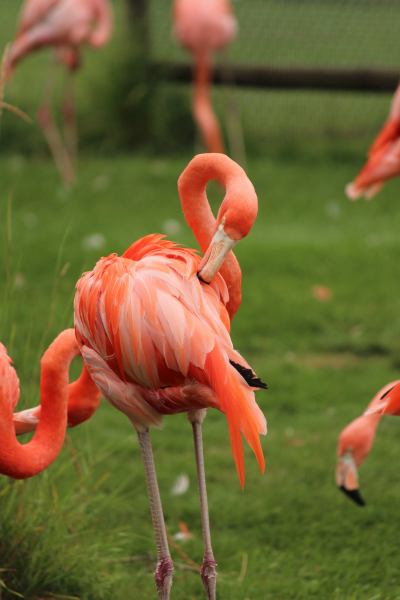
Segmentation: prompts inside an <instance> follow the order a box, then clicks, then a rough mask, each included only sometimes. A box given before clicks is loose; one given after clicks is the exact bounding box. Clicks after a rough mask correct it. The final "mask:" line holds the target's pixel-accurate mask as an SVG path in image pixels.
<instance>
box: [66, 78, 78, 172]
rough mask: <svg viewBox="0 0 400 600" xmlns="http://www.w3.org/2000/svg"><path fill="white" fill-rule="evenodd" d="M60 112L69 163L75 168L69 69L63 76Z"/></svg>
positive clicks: (76, 143)
mask: <svg viewBox="0 0 400 600" xmlns="http://www.w3.org/2000/svg"><path fill="white" fill-rule="evenodd" d="M62 112H63V120H64V141H65V146H66V148H67V152H68V155H69V158H70V161H71V164H72V165H73V167H74V169H76V166H77V163H78V137H77V133H76V115H75V98H74V74H73V72H71V71H67V75H66V78H65V84H64V98H63V104H62Z"/></svg>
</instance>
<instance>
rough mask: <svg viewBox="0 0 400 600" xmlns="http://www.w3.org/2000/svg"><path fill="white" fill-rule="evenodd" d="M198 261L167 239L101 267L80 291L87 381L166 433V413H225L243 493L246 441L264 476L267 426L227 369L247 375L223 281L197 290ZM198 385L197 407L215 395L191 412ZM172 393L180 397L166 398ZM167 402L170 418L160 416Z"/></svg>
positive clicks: (136, 419) (138, 421) (152, 239)
mask: <svg viewBox="0 0 400 600" xmlns="http://www.w3.org/2000/svg"><path fill="white" fill-rule="evenodd" d="M146 246H147V247H148V254H146ZM128 257H129V258H128ZM131 257H132V258H131ZM137 257H140V258H139V260H135V258H137ZM199 261H200V259H199V257H198V256H197V255H196V254H194V253H193V252H192V251H191V250H187V249H183V248H180V247H178V246H176V245H174V244H171V243H170V242H166V241H165V240H162V238H161V237H160V236H147V238H145V240H139V241H138V242H137V243H136V244H134V245H133V246H131V247H130V248H129V249H128V250H127V252H125V254H124V255H123V257H121V258H118V257H117V256H116V255H111V256H109V257H107V258H103V259H101V260H100V261H99V262H98V263H97V265H96V267H95V269H94V270H93V271H92V272H89V273H85V274H84V275H83V277H82V278H81V279H80V281H79V282H78V284H77V293H76V297H75V326H76V333H77V339H78V342H79V344H80V347H81V351H82V355H83V358H84V360H85V363H86V365H87V367H88V369H89V372H90V375H91V376H92V378H93V379H94V381H95V382H96V384H97V385H98V386H99V388H100V389H101V391H102V392H103V394H104V395H105V397H106V398H107V399H108V400H109V401H110V402H111V403H112V404H114V405H115V406H116V407H117V408H119V410H122V412H125V413H126V414H127V415H128V416H129V418H130V419H131V420H132V422H133V423H134V425H135V427H137V426H140V427H145V426H146V424H147V427H148V426H160V424H161V415H160V413H161V414H163V412H164V413H165V414H168V413H169V412H182V411H183V410H185V411H187V410H189V409H190V408H202V407H204V408H205V407H207V406H214V407H217V408H219V409H220V410H221V411H222V412H224V413H225V414H226V416H227V420H228V426H229V431H230V436H231V442H232V452H233V455H234V458H235V462H236V465H237V468H238V473H239V477H240V481H241V484H242V485H243V483H244V460H243V448H242V439H241V432H242V431H243V433H244V435H245V438H246V440H247V441H248V443H249V444H250V446H251V447H252V449H253V450H254V452H255V454H256V457H257V460H258V462H259V464H260V468H261V470H263V469H264V459H263V455H262V450H261V445H260V440H259V435H258V434H259V433H266V422H265V418H264V416H263V414H262V412H261V410H260V409H259V408H258V406H257V404H256V403H255V399H254V392H253V390H252V389H251V388H250V386H249V385H248V384H247V382H246V381H245V380H244V379H243V377H242V376H241V375H240V373H239V372H238V371H237V370H236V369H235V368H234V367H233V366H232V365H231V364H230V363H229V360H230V359H231V360H233V361H234V362H236V363H239V364H241V365H243V366H244V367H248V365H247V363H246V362H245V361H244V360H243V359H242V357H241V356H240V355H239V354H238V353H237V352H235V351H234V349H233V347H232V342H231V339H230V337H229V333H228V330H227V327H226V325H225V322H224V321H226V320H227V316H226V311H225V308H224V302H226V301H227V299H228V296H227V291H226V286H225V284H224V281H223V280H222V278H221V277H220V276H217V277H216V278H215V280H214V281H213V282H212V284H210V285H206V284H204V283H202V282H200V281H199V279H198V278H197V276H196V272H197V265H198V264H199ZM221 314H222V315H223V318H222V319H221ZM196 384H197V385H198V386H199V387H198V389H199V394H198V395H199V397H202V393H201V386H204V387H205V388H207V389H209V390H210V391H209V393H206V394H203V398H204V400H203V401H201V400H199V399H196V400H194V399H193V404H192V405H190V404H188V398H189V396H190V394H188V393H187V387H188V386H190V385H196ZM170 386H171V387H172V388H174V386H177V389H176V390H172V391H171V390H168V389H167V390H162V389H161V388H164V387H170ZM178 388H179V389H178ZM185 389H186V394H185ZM163 400H164V401H165V402H166V405H167V408H166V410H165V411H164V410H157V408H158V407H160V408H161V406H160V405H161V404H162V401H163ZM208 402H209V403H208Z"/></svg>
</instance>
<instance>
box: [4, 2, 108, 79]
mask: <svg viewBox="0 0 400 600" xmlns="http://www.w3.org/2000/svg"><path fill="white" fill-rule="evenodd" d="M112 29H113V17H112V10H111V6H110V4H109V2H108V0H27V1H26V2H25V4H24V5H23V7H22V10H21V15H20V18H19V25H18V31H17V34H16V37H15V40H14V42H13V43H12V45H11V48H10V52H9V55H8V75H11V73H12V71H13V70H14V68H15V66H16V64H17V63H18V62H19V61H20V60H21V59H22V58H23V57H24V56H26V55H27V54H29V53H30V52H32V51H34V50H37V49H39V48H42V47H44V46H53V47H54V48H56V50H57V55H58V58H59V59H60V60H61V61H62V62H64V63H65V64H66V66H67V67H68V68H70V69H74V68H76V67H77V66H78V65H79V50H80V47H81V46H82V45H84V44H89V45H90V46H92V47H93V48H98V47H101V46H104V44H106V43H107V42H108V41H109V39H110V37H111V34H112Z"/></svg>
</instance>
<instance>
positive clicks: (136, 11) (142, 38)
mask: <svg viewBox="0 0 400 600" xmlns="http://www.w3.org/2000/svg"><path fill="white" fill-rule="evenodd" d="M127 2H128V13H129V18H130V20H131V23H132V25H133V29H134V30H135V33H136V35H137V36H138V38H139V43H140V46H141V49H142V51H143V55H144V56H145V57H149V52H150V36H149V0H127Z"/></svg>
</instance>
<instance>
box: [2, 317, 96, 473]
mask: <svg viewBox="0 0 400 600" xmlns="http://www.w3.org/2000/svg"><path fill="white" fill-rule="evenodd" d="M79 353H80V351H79V346H78V343H77V341H76V337H75V332H74V330H73V329H68V330H66V331H63V332H62V333H60V335H59V336H58V337H57V338H56V339H55V340H54V342H53V343H52V344H51V345H50V346H49V348H48V349H47V350H46V352H45V353H44V355H43V358H42V360H41V378H40V400H41V404H40V420H39V423H38V424H37V427H36V426H35V427H31V429H29V430H32V429H36V432H35V434H34V436H33V438H32V440H31V441H30V442H29V443H28V444H24V445H21V444H19V443H18V442H17V439H16V437H15V434H16V431H17V432H18V433H23V432H24V431H22V429H23V422H22V423H21V422H18V420H17V421H16V422H15V423H14V421H13V419H14V415H13V410H14V408H15V406H16V404H17V402H18V398H19V381H18V377H17V374H16V372H15V369H14V368H13V367H12V366H11V365H10V362H11V359H10V358H9V356H8V355H7V351H6V349H5V347H4V346H3V344H0V473H2V474H3V475H8V476H9V477H13V478H14V479H26V478H27V477H32V476H33V475H37V474H38V473H40V472H41V471H43V470H44V469H46V468H47V467H48V466H49V465H50V464H51V463H52V462H53V461H54V460H55V459H56V458H57V456H58V454H59V452H60V450H61V447H62V444H63V441H64V437H65V431H66V427H67V418H68V415H67V412H68V400H69V399H70V401H71V405H75V406H76V405H77V404H79V396H80V394H82V393H83V394H86V395H88V396H90V395H91V396H92V406H94V405H95V404H96V401H97V406H98V402H99V400H100V393H99V391H98V390H97V389H96V387H95V385H94V384H93V382H92V381H91V380H90V377H88V374H87V372H86V373H84V374H83V377H82V376H81V379H80V380H78V381H77V382H75V384H71V386H69V385H68V371H69V365H70V363H71V361H72V359H73V358H74V357H75V356H78V355H79ZM97 406H96V408H97ZM94 410H95V409H94ZM94 410H93V411H92V413H93V412H94ZM81 417H82V413H81V415H80V417H78V418H81ZM26 430H27V429H25V431H26Z"/></svg>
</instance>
